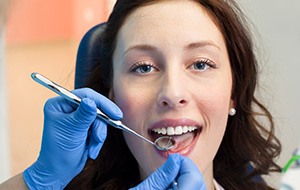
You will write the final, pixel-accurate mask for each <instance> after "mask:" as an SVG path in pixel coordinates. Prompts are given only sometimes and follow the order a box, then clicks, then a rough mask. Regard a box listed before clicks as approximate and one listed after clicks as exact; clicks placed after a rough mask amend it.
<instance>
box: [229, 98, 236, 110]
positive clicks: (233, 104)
mask: <svg viewBox="0 0 300 190" xmlns="http://www.w3.org/2000/svg"><path fill="white" fill-rule="evenodd" d="M235 106H236V104H235V102H234V100H233V99H230V103H229V108H235Z"/></svg>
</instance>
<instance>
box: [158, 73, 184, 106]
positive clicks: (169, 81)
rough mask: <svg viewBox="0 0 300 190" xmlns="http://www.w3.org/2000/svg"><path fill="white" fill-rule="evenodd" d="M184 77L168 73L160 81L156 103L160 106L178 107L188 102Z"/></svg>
mask: <svg viewBox="0 0 300 190" xmlns="http://www.w3.org/2000/svg"><path fill="white" fill-rule="evenodd" d="M186 82H187V81H185V80H184V77H178V76H175V75H171V76H170V75H169V76H166V77H164V79H163V81H162V82H161V88H160V92H159V95H158V98H157V103H158V105H159V106H161V107H169V108H178V107H183V106H186V105H187V104H188V103H189V91H188V90H187V84H185V83H186Z"/></svg>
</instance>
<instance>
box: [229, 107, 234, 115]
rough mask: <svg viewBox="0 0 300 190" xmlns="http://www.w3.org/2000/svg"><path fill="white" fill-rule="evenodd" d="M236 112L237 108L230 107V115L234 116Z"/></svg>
mask: <svg viewBox="0 0 300 190" xmlns="http://www.w3.org/2000/svg"><path fill="white" fill-rule="evenodd" d="M235 113H236V109H234V108H230V109H229V115H230V116H234V115H235Z"/></svg>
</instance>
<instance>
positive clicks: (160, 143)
mask: <svg viewBox="0 0 300 190" xmlns="http://www.w3.org/2000/svg"><path fill="white" fill-rule="evenodd" d="M174 145H175V140H174V139H173V138H172V137H170V136H162V137H159V138H157V139H156V140H155V141H154V146H155V147H156V148H157V149H158V150H163V151H167V150H170V149H172V148H173V147H174Z"/></svg>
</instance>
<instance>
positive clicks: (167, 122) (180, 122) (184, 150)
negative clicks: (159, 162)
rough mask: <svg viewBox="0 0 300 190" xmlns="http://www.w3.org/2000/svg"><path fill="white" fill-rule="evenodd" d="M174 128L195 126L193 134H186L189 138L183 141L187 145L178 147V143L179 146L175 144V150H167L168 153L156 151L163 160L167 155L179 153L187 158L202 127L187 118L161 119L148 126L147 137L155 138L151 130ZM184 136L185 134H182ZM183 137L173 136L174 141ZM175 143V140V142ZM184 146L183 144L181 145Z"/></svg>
mask: <svg viewBox="0 0 300 190" xmlns="http://www.w3.org/2000/svg"><path fill="white" fill-rule="evenodd" d="M176 126H195V127H196V130H195V131H194V132H191V133H189V134H188V136H189V138H187V139H185V141H189V143H185V144H187V145H185V146H183V147H180V145H181V144H180V141H179V144H177V143H176V144H175V148H174V149H171V150H168V151H160V150H158V149H156V150H157V152H158V153H159V154H160V155H161V156H162V157H164V158H167V157H168V155H169V154H172V153H179V154H181V155H183V156H187V155H188V154H190V152H191V151H192V150H193V149H194V147H195V144H196V142H197V140H198V138H199V136H200V134H201V132H202V128H203V126H202V125H201V124H200V123H198V122H196V121H194V120H191V119H187V118H180V119H163V120H160V121H158V122H155V123H153V124H152V125H150V127H149V129H148V133H149V136H150V137H151V139H152V140H155V137H154V135H153V132H152V130H154V129H158V128H166V127H176ZM184 135H186V134H184ZM184 135H174V137H175V139H176V138H177V137H178V138H179V139H180V136H184ZM191 138H192V139H191ZM175 141H176V140H175ZM183 144H184V143H183Z"/></svg>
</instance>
